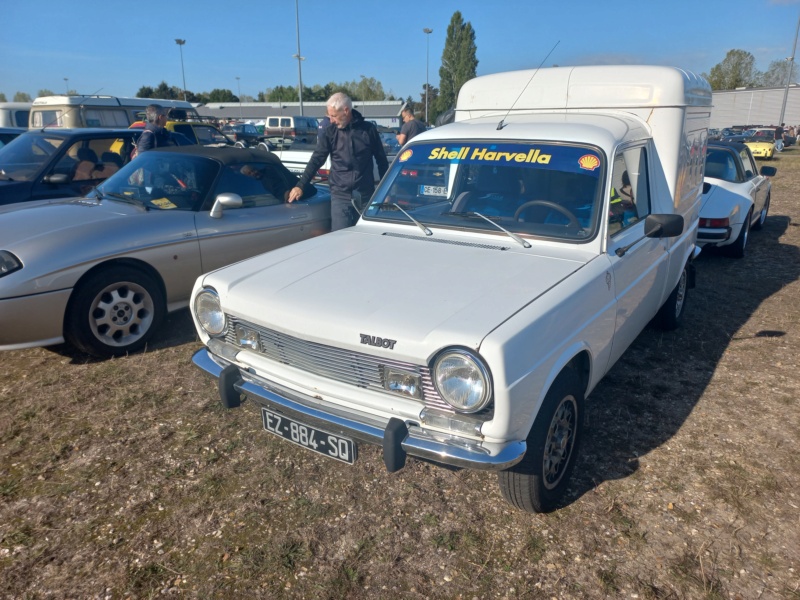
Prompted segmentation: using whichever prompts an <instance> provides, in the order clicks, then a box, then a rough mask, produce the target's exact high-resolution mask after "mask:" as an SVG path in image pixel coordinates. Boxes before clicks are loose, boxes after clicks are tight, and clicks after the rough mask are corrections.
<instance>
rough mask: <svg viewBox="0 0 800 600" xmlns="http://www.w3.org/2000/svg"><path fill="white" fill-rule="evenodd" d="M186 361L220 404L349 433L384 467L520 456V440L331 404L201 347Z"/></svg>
mask: <svg viewBox="0 0 800 600" xmlns="http://www.w3.org/2000/svg"><path fill="white" fill-rule="evenodd" d="M192 362H193V363H194V364H195V365H196V366H197V367H199V368H200V369H201V370H203V371H204V372H205V373H207V374H208V375H210V376H212V377H214V378H215V379H217V380H218V381H219V392H220V399H221V401H222V403H223V405H224V406H226V407H229V408H230V407H235V406H238V405H239V397H240V394H244V395H245V396H247V397H248V398H249V399H251V400H253V401H254V402H255V403H256V404H258V405H260V406H263V407H266V408H268V409H270V410H272V411H274V412H277V413H280V414H283V415H285V416H287V417H289V418H290V419H294V420H296V421H299V422H301V423H305V424H307V425H310V426H312V427H316V428H319V429H321V430H323V431H327V432H329V433H333V434H338V435H342V436H346V437H350V438H352V439H354V440H357V441H359V442H364V443H367V444H374V445H377V446H382V447H383V454H384V456H383V459H384V463H385V464H386V467H387V469H388V470H389V471H396V470H398V469H399V468H401V467H402V466H403V465H404V464H405V456H406V455H410V456H415V457H418V458H421V459H424V460H430V461H432V462H436V463H440V464H445V465H449V466H453V467H458V468H464V469H476V470H485V471H502V470H504V469H508V468H510V467H512V466H514V465H515V464H516V463H518V462H519V461H520V460H522V457H523V456H524V455H525V450H526V444H525V442H524V441H512V442H506V443H499V444H498V443H489V442H483V441H476V440H471V439H468V438H464V437H458V436H454V435H449V434H447V433H442V432H439V431H433V430H430V429H426V428H423V427H421V426H420V425H419V424H418V423H414V422H407V421H406V422H404V421H401V420H399V419H396V418H392V419H387V420H383V421H382V420H380V419H378V418H377V417H375V416H373V415H369V414H366V413H361V412H355V411H352V410H349V409H347V410H346V409H343V408H341V407H334V406H331V405H329V404H327V403H323V402H321V401H320V400H317V399H316V398H312V397H310V396H307V395H304V394H301V393H298V392H295V391H293V390H289V389H287V388H285V387H283V386H280V385H277V384H275V383H273V382H271V381H267V380H264V379H263V378H256V377H254V376H253V375H251V374H249V373H244V374H243V373H242V371H241V370H240V369H239V368H238V367H237V366H236V365H234V364H233V363H230V362H229V361H227V360H225V359H222V358H220V357H218V356H216V355H214V354H212V353H211V352H209V350H208V349H207V348H201V349H200V350H198V351H197V352H196V353H195V354H194V356H193V357H192Z"/></svg>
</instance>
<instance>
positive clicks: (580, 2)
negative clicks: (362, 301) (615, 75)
mask: <svg viewBox="0 0 800 600" xmlns="http://www.w3.org/2000/svg"><path fill="white" fill-rule="evenodd" d="M2 4H3V11H2V12H3V28H2V29H3V34H2V36H0V57H2V58H1V59H0V92H4V93H5V95H6V96H7V98H8V99H9V100H11V99H12V97H13V95H14V94H15V93H16V92H17V91H23V92H27V93H29V94H31V96H35V95H36V93H37V92H38V90H40V89H43V88H47V89H51V90H53V91H55V92H56V93H61V92H63V91H64V90H65V86H66V82H65V81H64V78H65V77H66V78H68V85H69V88H70V89H75V90H77V91H78V92H80V93H86V94H90V93H96V92H98V90H99V93H101V94H108V95H116V96H134V95H135V94H136V92H137V90H138V89H139V88H140V87H141V86H142V85H151V86H156V85H158V84H159V83H160V82H161V81H162V80H164V81H166V82H167V83H168V84H170V85H175V86H178V87H181V86H182V77H181V57H180V49H179V47H178V45H177V44H176V43H175V38H182V39H185V40H186V45H185V46H183V61H184V68H185V74H186V87H187V89H189V90H192V91H194V92H202V91H210V90H212V89H214V88H227V89H230V90H232V91H233V93H234V94H238V89H237V80H236V77H239V78H240V80H239V82H238V84H239V85H240V86H241V93H242V94H248V95H252V96H255V95H256V94H257V93H258V92H259V91H260V90H265V89H266V88H268V87H274V86H276V85H293V86H295V85H297V76H298V73H297V60H296V59H293V58H292V55H293V54H296V52H297V36H296V28H295V0H260V1H255V0H234V1H231V2H219V1H214V2H210V1H207V0H194V1H193V2H182V3H178V2H171V1H170V0H162V1H160V2H156V1H153V0H138V1H137V2H131V3H129V2H120V1H119V0H91V1H89V0H73V1H72V2H67V3H65V2H63V0H60V1H59V2H55V1H54V0H38V1H37V2H30V1H28V2H23V1H20V0H3V2H2ZM456 10H460V11H461V13H462V15H463V17H464V19H465V20H466V21H469V22H471V23H472V26H473V28H474V29H475V33H476V46H477V56H478V60H479V64H478V74H479V75H483V74H487V73H494V72H497V71H506V70H513V69H524V68H531V67H536V66H538V65H539V63H540V62H541V61H542V60H543V59H544V57H545V56H546V55H547V53H548V52H549V51H550V50H551V49H552V47H553V46H554V45H555V44H556V43H557V42H558V47H557V48H556V50H555V51H554V52H553V54H552V55H551V56H550V58H549V59H548V60H547V62H546V63H545V66H551V65H553V64H558V65H562V66H563V65H575V64H612V63H619V64H645V63H649V64H659V65H673V66H678V67H682V68H685V69H688V70H691V71H695V72H697V73H702V72H708V71H709V70H710V69H711V67H713V66H714V65H715V64H717V63H719V62H720V61H722V59H723V58H724V57H725V54H726V52H727V51H728V50H731V49H733V48H739V49H742V50H746V51H748V52H750V53H752V54H753V55H754V56H755V58H756V67H757V68H759V69H761V70H765V69H766V68H767V67H768V66H769V63H770V61H772V60H776V59H782V58H786V57H788V56H791V54H792V46H793V43H794V37H795V31H796V28H797V23H798V17H800V0H669V1H667V0H661V1H655V0H638V1H633V0H593V1H588V0H571V1H570V0H561V1H560V2H542V1H541V0H538V1H537V0H519V1H517V0H506V1H504V0H493V1H492V0H483V1H478V0H453V1H451V0H425V1H422V0H403V1H400V2H387V1H384V0H373V1H367V0H340V1H339V2H338V3H337V2H332V1H331V0H327V1H322V0H299V16H300V44H301V54H302V55H303V56H304V57H305V58H306V60H305V61H303V64H302V74H303V83H304V84H305V85H307V86H311V85H314V84H325V83H328V82H329V81H335V82H340V81H350V80H356V79H359V78H360V77H361V76H362V75H363V76H366V77H374V78H375V79H377V80H378V81H380V82H381V83H382V84H383V87H384V90H386V91H387V92H390V93H393V94H394V95H395V96H398V97H407V96H408V95H412V96H414V98H415V99H418V98H419V94H420V93H421V91H422V88H423V85H424V83H425V70H426V35H425V34H424V33H423V31H422V29H423V28H425V27H429V28H431V29H433V33H431V34H430V35H429V36H428V40H427V41H428V42H429V44H430V51H429V52H430V53H429V80H430V83H431V84H432V85H434V86H437V87H438V85H439V65H440V59H441V55H442V50H443V48H444V42H445V38H446V33H447V25H448V24H449V22H450V18H451V17H452V15H453V13H454V12H455V11H456ZM798 58H799V59H800V56H799V57H798ZM796 60H797V59H796Z"/></svg>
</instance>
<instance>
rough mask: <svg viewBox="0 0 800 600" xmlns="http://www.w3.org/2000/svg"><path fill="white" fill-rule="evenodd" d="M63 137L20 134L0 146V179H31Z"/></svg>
mask: <svg viewBox="0 0 800 600" xmlns="http://www.w3.org/2000/svg"><path fill="white" fill-rule="evenodd" d="M63 143H64V138H60V137H54V136H52V137H51V136H43V135H33V134H22V135H21V136H19V137H18V138H16V139H15V140H12V141H11V142H9V143H8V144H7V145H5V146H3V147H2V148H0V179H5V180H12V181H33V180H34V179H36V177H37V176H38V174H39V172H40V171H41V170H42V168H43V167H44V165H45V164H47V163H48V162H49V161H50V157H52V156H53V154H55V153H56V152H57V151H58V148H59V147H60V146H61V144H63Z"/></svg>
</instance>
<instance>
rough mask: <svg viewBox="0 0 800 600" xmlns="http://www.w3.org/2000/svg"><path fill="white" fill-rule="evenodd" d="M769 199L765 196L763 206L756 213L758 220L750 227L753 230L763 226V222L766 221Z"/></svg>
mask: <svg viewBox="0 0 800 600" xmlns="http://www.w3.org/2000/svg"><path fill="white" fill-rule="evenodd" d="M769 200H770V197H769V196H767V199H766V200H765V201H764V206H763V207H762V208H761V212H760V213H758V220H757V221H756V222H755V223H753V224H752V226H751V227H750V229H752V230H753V231H759V230H760V229H761V228H762V227H764V223H766V221H767V215H768V214H769Z"/></svg>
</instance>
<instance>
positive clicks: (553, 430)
mask: <svg viewBox="0 0 800 600" xmlns="http://www.w3.org/2000/svg"><path fill="white" fill-rule="evenodd" d="M582 431H583V386H582V385H581V381H580V378H579V377H578V375H577V374H576V373H575V371H574V370H573V369H570V368H568V369H565V370H564V371H562V372H561V374H560V375H559V376H558V377H557V378H556V380H555V381H554V382H553V385H552V386H551V387H550V390H549V391H548V392H547V396H546V397H545V399H544V402H543V403H542V406H541V408H540V409H539V414H538V415H536V420H535V421H534V422H533V427H532V428H531V431H530V433H529V434H528V438H527V444H528V449H527V451H526V452H525V456H524V457H523V458H522V460H521V461H520V462H519V463H517V464H516V465H514V466H513V467H511V468H510V469H507V470H505V471H500V472H499V473H498V474H497V481H498V484H499V485H500V491H501V492H502V493H503V497H504V498H505V499H506V501H507V502H508V503H509V504H511V505H512V506H515V507H516V508H519V509H522V510H524V511H527V512H549V511H551V510H554V509H556V508H558V506H559V503H560V502H561V499H562V497H563V496H564V493H565V492H566V490H567V484H568V483H569V478H570V474H571V473H572V469H573V467H574V466H575V457H576V455H577V453H578V446H579V444H580V441H581V437H582Z"/></svg>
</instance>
